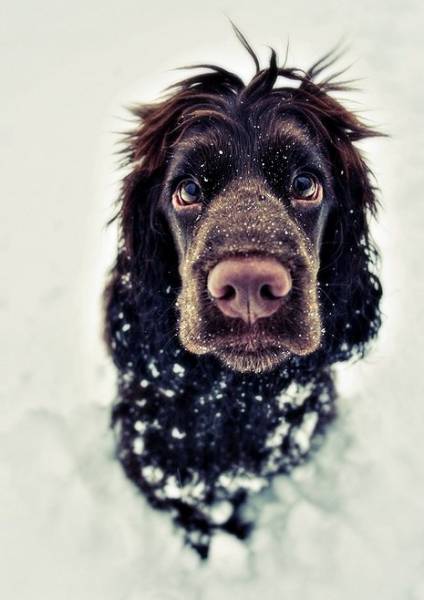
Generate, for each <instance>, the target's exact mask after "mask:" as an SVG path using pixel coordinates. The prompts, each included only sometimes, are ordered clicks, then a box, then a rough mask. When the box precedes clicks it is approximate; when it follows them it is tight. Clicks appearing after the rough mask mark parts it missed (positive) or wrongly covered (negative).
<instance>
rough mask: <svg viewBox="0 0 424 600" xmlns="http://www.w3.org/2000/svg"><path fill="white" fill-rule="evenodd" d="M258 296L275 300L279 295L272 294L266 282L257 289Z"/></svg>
mask: <svg viewBox="0 0 424 600" xmlns="http://www.w3.org/2000/svg"><path fill="white" fill-rule="evenodd" d="M259 296H260V297H261V298H263V299H264V300H276V299H277V298H279V296H276V295H275V294H273V292H272V289H271V286H270V285H269V284H268V283H265V284H264V285H262V286H261V288H260V290H259Z"/></svg>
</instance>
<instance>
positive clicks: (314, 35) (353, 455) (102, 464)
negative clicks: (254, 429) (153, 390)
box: [0, 0, 424, 600]
mask: <svg viewBox="0 0 424 600" xmlns="http://www.w3.org/2000/svg"><path fill="white" fill-rule="evenodd" d="M6 9H7V10H6ZM422 11H423V8H422V5H421V3H419V2H418V0H406V1H405V2H403V3H402V4H401V5H397V4H396V3H391V2H389V3H387V2H383V0H377V1H376V2H374V3H368V2H365V0H358V2H356V3H352V2H351V1H350V0H338V1H337V2H336V0H322V1H321V2H319V3H312V2H308V1H307V0H299V1H298V2H296V3H274V2H271V0H264V2H262V3H261V11H260V12H258V10H257V4H256V3H252V5H251V6H247V5H246V4H245V3H242V2H241V1H238V0H237V1H236V0H233V1H232V2H231V1H229V0H227V1H225V0H224V1H223V2H222V3H220V5H219V7H218V6H217V5H216V4H215V3H209V4H208V5H205V4H204V3H203V4H202V5H200V4H199V3H195V2H194V1H193V0H190V1H188V0H185V1H184V0H181V2H179V3H176V4H172V3H171V2H165V1H164V0H158V2H156V3H154V5H149V6H147V5H144V4H143V3H141V4H140V2H135V0H123V1H122V2H121V3H119V6H118V4H116V5H115V4H113V3H107V4H104V3H100V2H99V0H92V1H91V2H89V3H83V2H81V1H80V0H76V2H74V3H72V4H70V3H68V4H67V5H66V6H65V5H64V4H63V3H56V2H53V1H52V0H47V2H44V3H43V6H42V9H41V8H40V6H39V4H37V3H35V2H28V3H26V5H25V8H24V7H23V5H21V4H19V3H15V4H11V3H9V4H8V5H7V7H6V5H5V11H4V12H5V14H4V18H3V19H2V20H1V25H0V28H1V29H0V40H1V45H2V53H1V57H0V61H1V62H2V63H4V67H5V68H4V69H2V73H3V75H2V95H1V100H0V102H1V110H0V132H1V138H0V139H1V144H0V153H1V156H0V164H1V165H2V167H3V169H2V177H1V187H2V202H3V210H2V222H1V229H2V231H1V236H0V251H1V254H2V259H3V260H2V263H3V265H4V266H3V273H2V287H1V296H0V311H1V325H2V339H3V351H2V376H1V378H0V381H1V398H2V402H1V405H0V407H1V408H0V410H1V421H0V457H1V458H0V492H1V499H0V503H1V506H0V530H1V544H0V564H1V571H2V574H1V577H0V595H1V597H2V598H8V599H9V598H10V599H15V598H16V599H18V598H19V600H27V599H28V600H34V599H38V598H43V599H45V600H53V599H54V600H57V599H61V600H62V599H68V598H69V599H70V598H78V600H100V599H101V600H116V599H117V598H119V599H120V600H139V599H140V598H142V599H143V600H182V599H184V600H194V599H196V600H216V599H217V598H220V599H222V600H226V599H227V598H228V599H230V598H234V597H235V598H239V597H243V598H245V599H246V600H250V599H252V600H253V599H254V598H255V599H256V598H257V597H261V598H263V599H264V600H268V599H269V600H273V599H274V598H290V599H291V598H301V599H302V600H310V599H312V598H313V599H314V600H321V599H325V600H340V598H343V600H354V599H355V600H357V598H361V599H363V600H371V599H374V598H384V599H385V600H399V599H404V598H405V599H408V600H422V599H423V598H424V519H423V512H424V504H423V498H424V467H423V461H422V456H423V452H424V435H423V423H424V414H423V413H424V403H423V400H422V398H423V392H424V390H423V384H422V377H421V373H422V362H423V360H422V340H423V322H424V319H423V315H422V304H423V301H424V283H423V282H424V277H423V266H422V265H423V262H422V254H423V252H422V232H423V227H424V223H423V216H424V209H423V200H422V197H421V190H422V189H423V185H424V180H423V179H424V178H423V171H422V165H423V159H424V157H423V148H424V144H423V131H422V128H421V127H420V124H421V121H422V98H423V97H424V90H423V85H422V82H421V80H419V81H418V79H419V74H420V72H421V60H422V52H423V48H422V26H421V23H422V17H423V14H422ZM6 12H7V14H6ZM164 14H166V16H167V18H166V20H165V19H163V15H164ZM224 14H228V15H229V16H231V18H232V19H233V20H234V21H235V22H236V24H237V25H238V26H239V27H240V28H241V29H242V30H243V31H244V33H245V34H246V35H247V37H248V38H249V40H250V41H251V42H252V43H253V44H254V46H255V47H256V48H257V49H258V51H259V53H260V55H261V56H262V57H263V58H265V57H266V56H268V54H267V52H268V49H267V48H265V47H264V45H265V44H271V45H274V46H275V47H277V49H279V51H280V54H281V55H282V56H283V55H284V49H285V45H286V41H287V39H288V37H290V50H289V60H288V62H289V64H296V65H297V64H299V65H300V66H307V65H309V64H310V63H311V62H313V61H314V60H315V59H316V58H318V56H320V55H322V54H323V53H324V52H325V51H327V50H328V49H329V47H331V46H332V45H335V43H336V42H337V41H338V40H340V38H346V37H348V38H349V41H350V50H349V53H348V55H347V57H346V60H345V64H348V63H350V62H355V61H356V62H355V64H354V65H353V67H352V69H351V74H352V76H353V77H357V78H360V79H361V81H360V82H359V83H358V84H357V86H358V87H360V88H362V89H363V90H364V91H363V92H362V93H361V94H347V93H345V94H344V96H345V97H346V98H352V102H351V106H352V107H354V108H355V110H359V112H361V113H362V114H364V115H365V116H366V117H367V118H368V119H369V120H371V121H372V122H373V123H374V124H377V125H378V126H380V127H381V128H382V129H384V130H386V131H387V132H389V133H390V134H391V136H392V137H391V139H388V140H373V141H371V142H369V143H367V144H364V149H365V151H366V155H367V157H368V158H369V159H370V161H371V166H372V168H373V170H374V172H375V174H376V176H377V179H378V182H379V184H380V186H381V188H382V204H383V209H382V211H381V217H380V220H379V224H378V225H376V226H374V228H373V232H374V235H375V238H376V239H377V242H378V244H379V247H380V249H381V250H382V254H383V257H384V260H383V279H384V286H385V300H384V307H383V308H384V313H385V323H384V327H383V329H382V332H381V335H380V337H379V340H378V343H377V345H376V347H375V349H374V351H373V353H372V354H370V356H369V357H368V358H367V359H366V360H365V361H363V362H361V363H358V364H356V365H345V366H343V367H341V368H340V369H339V374H338V389H339V393H340V401H339V418H338V421H337V423H336V424H335V425H334V427H332V429H331V431H330V432H329V434H328V436H327V437H326V439H325V441H324V445H323V447H322V449H321V450H320V451H319V452H318V453H317V455H316V456H315V457H314V459H313V460H312V461H311V462H309V463H307V464H305V465H304V466H302V467H299V468H297V469H295V470H294V471H293V473H292V475H291V476H290V478H284V477H279V478H277V479H276V480H275V481H274V483H273V485H272V487H271V488H270V489H267V490H264V491H263V492H262V493H260V494H258V495H257V496H255V497H253V498H252V501H251V502H250V504H249V506H248V508H247V509H246V510H247V511H249V513H250V514H251V515H255V520H256V522H257V527H256V529H255V531H254V533H253V535H252V537H251V539H250V540H249V542H247V543H242V542H239V541H238V540H237V539H236V538H234V537H232V536H228V535H226V534H224V533H220V534H219V535H217V536H216V537H215V539H214V540H213V543H212V548H211V555H210V559H209V561H208V563H207V564H203V565H200V564H199V562H198V559H197V557H196V556H195V555H194V554H193V552H192V551H190V550H189V549H187V548H184V547H183V546H182V542H181V538H180V537H179V535H178V534H177V533H176V531H175V530H174V528H173V526H172V525H171V520H170V518H169V515H166V514H162V513H160V512H158V511H155V510H153V509H151V508H150V507H148V506H147V505H146V503H145V501H144V499H143V497H142V496H141V495H140V494H139V493H138V492H137V490H135V489H134V488H133V487H132V486H131V485H130V483H129V482H128V480H127V479H126V478H125V476H124V474H123V473H122V470H121V468H120V466H119V464H118V462H117V460H116V459H115V457H114V436H113V432H112V431H110V429H109V420H110V406H111V403H112V401H113V399H114V394H115V371H114V368H113V367H112V365H111V364H110V362H109V361H108V359H107V357H106V356H105V353H104V350H103V345H102V341H101V323H100V309H101V300H100V293H101V290H102V287H103V284H104V281H105V275H106V272H107V269H108V267H109V265H110V263H111V260H112V257H113V255H114V252H115V248H116V237H115V233H114V229H113V227H111V228H109V229H106V228H105V223H106V222H107V220H108V219H109V218H110V217H111V216H112V214H113V207H112V204H113V201H114V199H115V198H116V195H117V191H118V179H119V177H118V174H117V171H116V168H115V167H116V162H117V159H116V156H113V152H114V151H115V149H116V148H115V147H114V145H113V144H114V141H115V140H116V135H115V134H113V133H112V132H113V131H117V130H125V129H126V128H127V125H128V124H127V122H125V121H123V120H122V119H125V118H126V113H125V112H124V111H123V110H122V109H121V107H122V106H123V105H128V104H131V103H132V102H133V101H137V100H144V101H150V100H152V99H154V98H155V97H157V95H158V93H159V91H160V89H162V88H163V87H164V86H165V85H167V84H168V83H170V82H171V81H172V80H175V79H176V78H178V77H180V76H181V72H176V73H175V72H172V71H170V70H169V69H172V68H173V67H176V66H180V65H184V64H191V63H199V62H200V63H205V62H217V63H218V64H222V65H223V66H225V67H227V68H229V69H235V70H237V71H239V72H241V73H242V74H243V75H244V76H245V77H248V76H250V75H251V74H252V65H251V63H250V61H249V59H248V57H247V55H246V53H245V52H244V51H243V50H242V49H241V47H240V45H239V43H238V42H237V40H236V39H235V36H234V35H233V34H232V32H231V29H230V27H229V25H228V23H227V21H226V19H225V17H223V15H224ZM176 32H178V35H175V33H176ZM217 40H219V43H217ZM348 75H349V77H350V74H348ZM124 333H125V330H124ZM156 373H157V367H156V366H155V365H154V364H152V367H151V374H152V377H153V378H155V376H156ZM176 375H177V376H178V373H176ZM148 384H149V382H148V381H147V380H143V381H142V382H141V383H140V385H141V386H142V387H143V386H146V385H148ZM164 401H166V397H164ZM258 401H259V399H258ZM303 427H305V428H304V429H303ZM309 427H310V424H309V425H308V424H307V423H305V425H304V426H303V424H302V425H301V426H300V429H299V432H301V433H300V437H301V438H302V435H303V436H306V440H305V439H303V438H302V439H301V443H302V442H304V443H307V436H308V431H309V429H308V428H309ZM299 432H298V433H299ZM146 468H148V469H150V471H149V472H148V473H147V476H150V477H151V480H152V482H154V481H159V480H160V479H161V477H163V473H161V472H160V470H159V469H155V468H154V467H146ZM172 483H173V482H169V485H170V486H171V485H172ZM245 485H246V487H248V486H249V485H250V486H252V485H257V486H258V487H260V482H259V484H258V481H251V482H249V481H248V480H246V481H245ZM197 493H200V491H199V490H198V491H197ZM215 510H216V518H217V519H220V518H223V515H224V513H225V506H221V507H219V506H217V507H216V508H215Z"/></svg>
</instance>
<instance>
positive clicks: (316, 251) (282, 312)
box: [160, 104, 334, 372]
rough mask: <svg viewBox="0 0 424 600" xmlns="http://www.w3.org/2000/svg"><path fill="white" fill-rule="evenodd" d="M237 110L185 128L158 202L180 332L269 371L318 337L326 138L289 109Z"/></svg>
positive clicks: (199, 348)
mask: <svg viewBox="0 0 424 600" xmlns="http://www.w3.org/2000/svg"><path fill="white" fill-rule="evenodd" d="M267 108H268V110H266V111H265V110H263V111H262V110H261V107H260V106H259V107H258V106H256V110H255V111H251V112H249V111H248V110H247V111H246V110H243V109H242V110H243V112H242V110H240V111H239V112H238V111H237V110H236V109H234V113H233V115H232V126H231V127H229V126H228V125H227V124H226V122H225V119H224V118H222V120H220V119H219V117H218V118H216V119H215V122H213V123H210V120H209V122H208V119H206V118H205V119H204V122H200V123H199V122H198V123H196V125H195V126H194V127H193V126H192V127H188V128H187V129H186V131H185V132H184V134H183V135H181V136H180V138H179V139H178V141H177V142H176V143H175V145H174V147H173V151H172V154H171V159H170V161H169V165H168V169H167V173H166V178H165V183H164V186H163V190H162V195H161V199H160V207H161V210H162V211H163V212H164V214H165V216H166V218H167V220H168V222H169V225H170V229H171V231H172V234H173V237H174V240H175V246H176V248H177V253H178V260H179V272H180V275H181V291H180V294H179V299H178V309H179V335H180V339H181V342H182V343H183V345H184V346H185V347H186V349H187V350H189V351H191V352H193V353H195V354H205V353H212V354H214V355H215V356H217V357H218V358H220V359H221V360H222V361H223V362H224V363H225V364H226V365H227V366H228V367H230V368H232V369H234V370H236V371H253V372H261V371H266V370H269V369H272V368H273V367H275V366H277V365H278V364H280V363H281V362H282V361H284V360H285V359H286V358H287V357H288V356H289V355H290V354H297V355H305V354H309V353H311V352H313V351H314V350H316V349H317V347H318V345H319V343H320V337H321V328H322V324H321V317H320V309H319V302H318V290H317V273H318V270H319V266H320V258H319V255H320V246H321V240H322V233H323V229H324V227H325V224H326V221H327V216H328V214H329V212H330V210H331V206H332V203H333V202H334V198H333V195H334V191H333V189H332V186H331V171H330V167H329V165H328V159H327V157H326V154H325V147H324V145H323V144H322V143H320V140H318V139H316V136H315V138H314V136H313V135H312V134H311V133H310V131H309V130H308V128H307V126H306V125H305V124H302V123H301V122H300V121H299V120H298V119H296V118H295V117H293V116H291V115H284V114H278V113H276V111H273V110H272V109H271V110H269V104H267Z"/></svg>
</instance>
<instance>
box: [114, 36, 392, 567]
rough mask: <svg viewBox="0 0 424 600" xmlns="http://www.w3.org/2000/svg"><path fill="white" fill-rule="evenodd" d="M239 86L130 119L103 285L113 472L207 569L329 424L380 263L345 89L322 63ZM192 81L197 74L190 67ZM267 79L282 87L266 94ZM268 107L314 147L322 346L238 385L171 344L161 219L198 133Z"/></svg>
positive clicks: (197, 83) (213, 86)
mask: <svg viewBox="0 0 424 600" xmlns="http://www.w3.org/2000/svg"><path fill="white" fill-rule="evenodd" d="M238 35H239V37H240V39H241V41H242V42H243V44H244V45H245V47H246V48H247V50H248V51H249V53H250V54H251V55H252V57H253V58H254V61H255V65H256V69H257V72H256V74H255V76H254V77H253V79H252V80H251V81H250V82H249V83H248V84H247V85H245V84H244V83H243V82H242V81H241V79H240V78H239V77H237V76H236V75H235V74H233V73H230V72H228V71H226V70H225V69H223V68H221V67H217V66H214V65H197V66H196V68H203V71H204V72H201V73H199V74H196V75H194V76H193V77H190V78H187V79H184V80H183V81H181V82H179V83H177V84H175V85H173V86H171V88H170V90H168V95H167V96H166V97H165V98H164V99H162V100H161V101H159V102H157V103H153V104H149V105H142V106H137V107H136V108H134V109H133V113H134V115H135V116H136V118H137V126H136V127H135V129H134V131H132V132H131V133H130V134H129V135H127V137H126V148H125V160H124V162H125V165H126V166H127V167H128V168H129V174H128V175H127V176H126V177H125V179H124V181H123V186H122V194H121V197H120V199H119V213H118V219H119V227H120V245H119V249H118V256H117V260H116V264H115V265H114V267H113V269H112V272H111V277H110V281H109V283H108V286H107V289H106V294H105V299H106V340H107V344H108V346H109V349H110V352H111V354H112V357H113V360H114V362H115V364H116V366H117V369H118V373H119V377H118V384H119V396H118V400H117V402H116V404H115V407H114V409H113V424H114V426H115V428H116V431H117V445H118V457H119V460H120V461H121V462H122V465H123V467H124V469H125V472H126V474H127V475H128V477H129V478H130V479H131V480H132V481H133V482H134V483H135V484H136V485H137V486H138V487H139V489H140V490H141V491H142V492H143V494H144V495H145V497H146V498H147V499H148V501H149V502H150V503H151V504H152V505H153V506H155V507H157V508H160V509H166V510H169V511H171V513H172V515H173V517H174V520H175V521H176V522H177V523H178V524H179V525H181V526H182V527H183V528H184V530H185V532H186V541H187V543H189V544H190V545H192V546H193V547H194V548H196V549H197V550H198V552H199V553H200V555H201V556H203V557H205V556H207V552H208V548H209V542H210V539H211V536H212V534H213V531H214V530H216V529H218V528H222V529H225V530H226V531H228V532H231V533H233V534H235V535H237V536H239V537H241V538H242V537H245V536H246V535H247V534H248V532H249V531H250V528H251V523H249V522H248V521H247V520H246V519H245V517H244V514H243V505H244V503H245V500H246V498H247V497H248V495H249V493H251V492H253V491H258V490H259V489H261V488H262V487H264V486H265V485H266V484H267V483H269V481H270V479H271V478H272V476H273V475H275V474H276V473H289V472H290V471H291V470H292V468H293V467H294V466H295V465H297V464H299V463H300V462H302V461H304V460H305V458H306V457H307V456H308V455H309V453H310V451H311V449H313V448H315V447H316V446H317V445H318V443H319V440H320V439H321V438H322V435H323V434H324V432H325V429H326V427H327V425H328V424H329V423H330V422H331V421H332V419H333V418H334V416H335V397H336V395H335V390H334V385H333V378H332V371H331V366H332V365H333V364H334V363H336V362H340V361H346V360H348V359H352V358H359V357H362V356H363V355H364V353H365V352H366V349H367V347H368V343H369V342H370V340H371V339H372V338H374V337H375V335H376V334H377V332H378V329H379V327H380V321H381V319H380V310H379V302H380V298H381V293H382V290H381V286H380V282H379V279H378V277H377V274H376V262H377V259H378V255H377V251H376V249H375V247H374V245H373V244H372V241H371V238H370V233H369V227H368V222H369V215H372V214H375V212H376V206H377V203H376V198H375V190H374V188H373V185H372V184H371V173H370V171H369V169H368V167H367V165H366V163H365V162H364V159H363V157H362V156H361V153H360V151H359V150H358V148H357V147H356V146H355V142H357V141H358V140H361V139H364V138H367V137H370V136H376V135H378V134H377V132H375V131H373V130H372V129H370V128H369V127H367V126H366V125H365V124H364V123H363V122H361V121H360V120H359V119H358V117H357V116H356V115H354V114H353V113H352V112H350V111H348V110H347V109H346V108H344V107H343V106H342V105H341V104H340V103H339V102H338V101H337V100H336V99H335V98H334V97H333V96H332V94H333V93H334V92H338V91H340V90H345V89H348V87H346V85H345V84H341V83H337V82H336V81H335V79H334V78H327V79H323V80H321V81H319V78H320V76H321V74H322V72H323V71H324V70H325V69H326V68H328V67H329V66H330V65H331V64H332V62H333V59H332V56H331V55H327V56H326V57H324V58H323V59H322V60H320V61H319V62H318V63H316V64H315V65H314V66H313V67H312V68H311V69H309V70H308V71H306V72H303V71H301V70H299V69H293V68H288V67H286V66H283V67H278V66H277V62H276V55H275V52H274V51H272V54H271V59H270V63H269V66H268V68H266V69H263V70H261V69H260V68H259V63H258V61H257V58H256V56H255V54H254V53H253V51H252V49H251V48H250V46H249V45H248V44H247V42H246V40H245V39H244V38H243V37H242V36H241V34H240V33H239V32H238ZM190 68H194V67H190ZM277 78H280V79H283V80H286V81H288V83H289V85H286V86H283V87H277V86H276V82H277ZM257 103H261V106H262V108H263V107H265V108H266V109H267V110H268V111H270V112H272V110H273V109H274V108H275V107H276V106H277V105H278V106H279V107H280V108H281V107H283V112H284V114H285V115H290V116H294V117H295V118H296V119H298V120H299V121H300V122H302V123H304V124H305V125H306V127H307V129H308V131H309V132H310V134H311V135H312V136H313V137H314V138H315V139H317V140H319V143H320V144H321V146H322V147H323V148H325V152H326V155H327V157H328V161H329V164H330V165H331V177H332V185H333V189H334V195H335V198H336V203H335V206H334V207H333V210H332V211H331V213H330V214H329V217H328V220H327V223H326V225H325V228H324V230H323V232H322V242H321V247H320V256H319V261H320V267H319V271H318V276H317V277H318V286H317V287H318V302H319V307H320V315H321V319H322V333H321V339H320V343H319V347H318V348H317V349H316V350H314V351H313V352H311V353H309V354H307V355H303V356H301V355H296V354H291V355H290V356H289V357H288V358H287V360H285V361H284V362H283V364H282V365H280V366H279V367H278V368H274V369H272V370H270V371H268V372H264V373H239V372H235V371H233V370H231V369H229V368H228V367H225V366H224V365H223V364H222V362H221V361H220V360H219V359H218V358H216V357H215V356H213V355H210V354H203V355H196V354H192V353H190V352H188V351H187V350H186V349H185V348H184V347H183V345H182V344H181V342H180V339H179V337H178V318H179V317H178V311H177V309H176V302H177V300H178V296H179V293H180V289H181V278H180V274H179V262H178V255H177V252H176V248H175V242H174V240H173V237H172V235H171V231H170V226H169V223H168V222H167V220H166V219H165V218H164V215H163V213H161V211H160V210H159V208H158V204H159V198H160V194H161V191H162V183H163V181H164V180H165V176H166V171H167V168H168V163H169V161H170V157H171V156H172V151H173V149H174V148H175V146H176V145H177V144H178V142H179V140H181V139H183V136H184V132H185V131H186V129H187V128H188V127H190V126H191V125H192V124H193V123H197V122H202V120H209V121H211V120H212V121H213V120H215V121H216V122H217V123H221V124H222V126H223V127H227V128H230V129H231V128H233V129H234V127H235V123H234V120H236V119H237V117H236V116H235V112H234V106H235V104H237V106H238V107H240V106H242V107H243V109H247V107H250V108H251V109H252V110H254V109H255V106H256V105H257Z"/></svg>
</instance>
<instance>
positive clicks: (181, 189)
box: [173, 179, 202, 206]
mask: <svg viewBox="0 0 424 600" xmlns="http://www.w3.org/2000/svg"><path fill="white" fill-rule="evenodd" d="M201 198H202V190H201V188H200V185H199V184H198V183H196V182H195V181H194V180H193V179H184V181H182V182H181V183H180V184H179V185H178V187H177V189H176V190H175V193H174V198H173V200H174V203H175V204H177V205H178V206H187V205H189V204H197V203H198V202H200V200H201Z"/></svg>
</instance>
